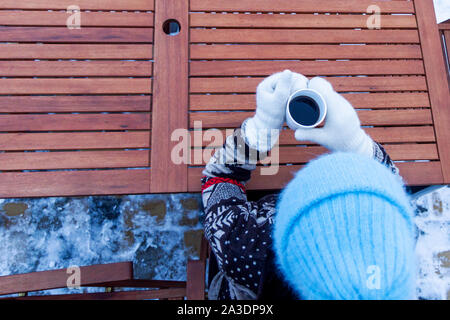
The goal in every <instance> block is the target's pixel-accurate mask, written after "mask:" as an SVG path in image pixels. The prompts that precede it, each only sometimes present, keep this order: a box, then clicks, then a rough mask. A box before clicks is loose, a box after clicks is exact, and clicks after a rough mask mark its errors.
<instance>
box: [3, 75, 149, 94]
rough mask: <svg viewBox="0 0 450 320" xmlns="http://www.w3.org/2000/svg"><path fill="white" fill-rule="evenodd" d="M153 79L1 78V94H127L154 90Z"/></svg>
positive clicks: (147, 92)
mask: <svg viewBox="0 0 450 320" xmlns="http://www.w3.org/2000/svg"><path fill="white" fill-rule="evenodd" d="M151 84H152V80H151V79H123V78H116V79H113V78H101V79H92V78H91V79H0V94H19V95H20V94H68V93H69V94H106V93H115V94H127V93H146V94H150V93H151V92H152V85H151Z"/></svg>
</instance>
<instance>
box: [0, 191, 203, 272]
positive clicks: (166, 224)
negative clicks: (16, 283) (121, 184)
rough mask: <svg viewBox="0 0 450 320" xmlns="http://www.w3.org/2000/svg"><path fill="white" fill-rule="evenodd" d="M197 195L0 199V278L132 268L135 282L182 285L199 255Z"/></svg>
mask: <svg viewBox="0 0 450 320" xmlns="http://www.w3.org/2000/svg"><path fill="white" fill-rule="evenodd" d="M200 206H201V202H200V195H199V194H167V195H136V196H106V197H104V196H101V197H100V196H99V197H80V198H42V199H10V200H9V199H8V200H0V243H1V244H2V245H1V246H0V257H1V258H0V275H8V274H16V273H24V272H32V271H41V270H48V269H56V268H66V267H68V266H70V265H77V266H82V265H90V264H96V263H110V262H118V261H129V260H131V261H133V262H134V271H135V276H136V277H138V278H151V279H173V280H183V279H184V278H185V266H186V260H187V258H196V257H198V254H199V247H200V240H201V236H202V226H201V224H200V223H199V214H200V212H201V208H200Z"/></svg>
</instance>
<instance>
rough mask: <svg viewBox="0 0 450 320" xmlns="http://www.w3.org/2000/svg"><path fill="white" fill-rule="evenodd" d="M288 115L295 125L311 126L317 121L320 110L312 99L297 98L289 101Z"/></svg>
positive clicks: (305, 97)
mask: <svg viewBox="0 0 450 320" xmlns="http://www.w3.org/2000/svg"><path fill="white" fill-rule="evenodd" d="M289 113H290V114H291V117H292V118H293V120H294V121H296V122H297V123H299V124H301V125H304V126H311V125H314V124H315V123H316V122H317V121H318V120H319V117H320V108H319V105H318V104H317V102H316V101H314V99H312V98H310V97H307V96H298V97H295V98H294V99H292V100H291V101H290V103H289Z"/></svg>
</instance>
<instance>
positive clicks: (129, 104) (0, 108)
mask: <svg viewBox="0 0 450 320" xmlns="http://www.w3.org/2000/svg"><path fill="white" fill-rule="evenodd" d="M1 63H2V62H0V64H1ZM109 63H111V62H109ZM150 110H151V96H148V95H147V96H0V113H25V112H31V113H45V112H106V111H108V112H120V111H122V112H124V111H127V112H133V111H134V112H136V111H146V112H149V111H150Z"/></svg>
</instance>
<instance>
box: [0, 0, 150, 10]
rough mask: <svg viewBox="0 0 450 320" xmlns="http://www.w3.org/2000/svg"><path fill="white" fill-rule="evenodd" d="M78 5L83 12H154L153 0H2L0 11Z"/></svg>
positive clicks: (60, 7)
mask: <svg viewBox="0 0 450 320" xmlns="http://www.w3.org/2000/svg"><path fill="white" fill-rule="evenodd" d="M74 4H76V5H77V6H79V7H80V8H81V9H82V10H153V8H154V3H153V1H151V0H127V1H122V0H77V1H76V2H74V1H72V0H28V1H15V0H2V1H1V2H0V9H63V10H66V9H67V7H68V6H71V5H74Z"/></svg>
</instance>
